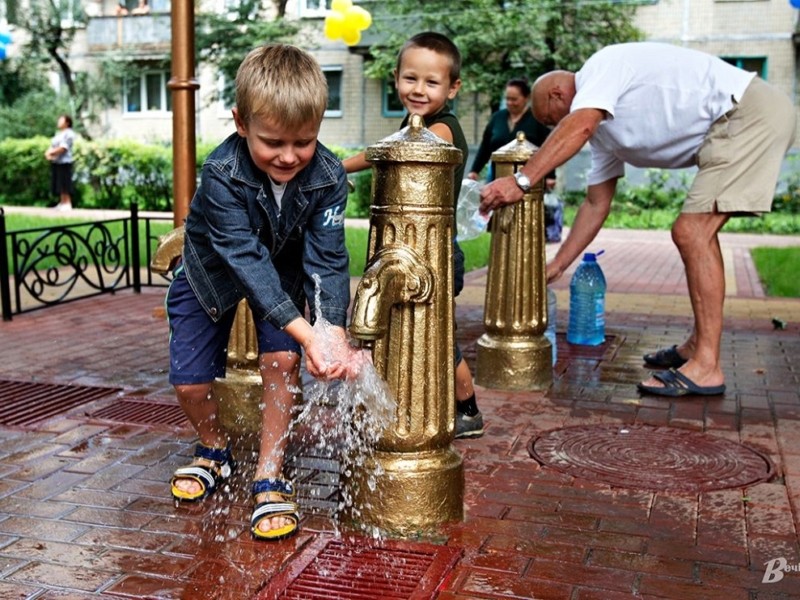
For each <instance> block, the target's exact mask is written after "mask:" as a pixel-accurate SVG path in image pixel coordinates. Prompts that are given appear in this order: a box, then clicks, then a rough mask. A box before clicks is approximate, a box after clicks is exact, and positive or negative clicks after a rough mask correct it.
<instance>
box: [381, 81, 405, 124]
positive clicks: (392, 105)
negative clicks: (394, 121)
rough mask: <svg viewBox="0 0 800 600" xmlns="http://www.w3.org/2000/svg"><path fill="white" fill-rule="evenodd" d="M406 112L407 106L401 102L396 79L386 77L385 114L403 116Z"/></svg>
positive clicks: (385, 115) (384, 89) (387, 115)
mask: <svg viewBox="0 0 800 600" xmlns="http://www.w3.org/2000/svg"><path fill="white" fill-rule="evenodd" d="M405 114H406V107H405V106H403V103H402V102H400V96H398V95H397V88H396V87H395V85H394V79H385V80H384V82H383V116H384V117H402V116H404V115H405Z"/></svg>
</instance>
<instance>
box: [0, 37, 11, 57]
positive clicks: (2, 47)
mask: <svg viewBox="0 0 800 600" xmlns="http://www.w3.org/2000/svg"><path fill="white" fill-rule="evenodd" d="M10 43H11V34H10V33H5V32H4V31H0V60H5V59H6V46H8V45H9V44H10Z"/></svg>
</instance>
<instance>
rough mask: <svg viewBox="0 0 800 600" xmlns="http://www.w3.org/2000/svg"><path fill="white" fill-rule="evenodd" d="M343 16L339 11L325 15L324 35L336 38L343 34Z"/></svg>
mask: <svg viewBox="0 0 800 600" xmlns="http://www.w3.org/2000/svg"><path fill="white" fill-rule="evenodd" d="M344 29H345V23H344V17H343V16H342V15H341V14H340V13H331V14H329V15H328V16H327V17H325V37H327V38H328V39H329V40H334V41H335V40H338V39H339V38H341V37H342V35H343V34H344Z"/></svg>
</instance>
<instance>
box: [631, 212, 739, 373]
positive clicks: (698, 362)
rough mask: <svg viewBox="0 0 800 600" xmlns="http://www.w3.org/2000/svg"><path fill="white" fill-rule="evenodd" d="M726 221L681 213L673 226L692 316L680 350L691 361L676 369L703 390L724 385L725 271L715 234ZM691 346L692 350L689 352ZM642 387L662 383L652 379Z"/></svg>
mask: <svg viewBox="0 0 800 600" xmlns="http://www.w3.org/2000/svg"><path fill="white" fill-rule="evenodd" d="M729 218H730V215H728V214H722V213H681V214H680V215H679V216H678V218H677V219H676V220H675V223H674V224H673V226H672V240H673V242H674V243H675V245H676V246H677V248H678V251H679V252H680V254H681V259H682V260H683V265H684V268H685V270H686V283H687V286H688V288H689V299H690V301H691V303H692V312H693V313H694V330H693V332H692V335H691V336H690V337H689V339H688V340H687V341H686V342H685V343H684V344H683V345H682V346H680V347H679V352H680V353H681V354H682V355H684V356H689V355H690V354H691V358H690V359H689V360H688V362H687V363H686V364H685V365H683V366H682V367H681V368H680V369H679V370H680V372H681V373H683V374H684V375H686V376H687V377H688V378H689V379H691V380H692V381H694V382H695V383H696V384H697V385H699V386H702V387H707V386H717V385H722V384H723V383H724V382H725V376H724V375H723V373H722V368H721V366H720V344H721V341H722V316H723V305H724V303H725V268H724V264H723V262H722V251H721V250H720V246H719V238H718V236H717V234H718V233H719V230H720V229H722V226H723V225H725V223H726V222H727V221H728V219H729ZM692 344H693V345H694V349H693V350H694V351H693V353H690V352H689V349H690V348H691V345H692ZM644 385H647V386H652V387H660V386H662V385H663V384H662V383H661V382H660V381H659V380H657V379H655V378H653V377H651V378H650V379H648V380H647V381H645V382H644Z"/></svg>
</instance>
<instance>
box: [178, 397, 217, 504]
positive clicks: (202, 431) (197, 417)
mask: <svg viewBox="0 0 800 600" xmlns="http://www.w3.org/2000/svg"><path fill="white" fill-rule="evenodd" d="M175 392H176V394H177V396H178V402H179V403H180V405H181V408H182V409H183V412H184V413H186V416H187V417H188V419H189V422H190V423H191V424H192V426H193V427H194V430H195V431H196V432H197V435H198V437H199V438H200V442H201V443H202V444H203V445H205V446H209V447H211V448H225V447H226V446H227V445H228V435H227V433H226V432H225V430H224V429H223V428H222V426H221V425H220V423H219V415H218V413H217V411H218V407H217V402H216V400H214V399H212V398H211V383H210V382H209V383H196V384H191V385H176V386H175ZM196 464H199V465H206V466H209V465H210V464H211V463H210V462H209V461H207V460H205V459H202V458H197V459H196ZM175 487H176V488H178V489H179V490H182V491H184V492H187V493H189V494H196V493H198V492H200V489H201V488H200V484H199V483H198V482H197V481H195V480H193V479H190V478H188V477H187V478H179V479H178V480H177V481H176V482H175Z"/></svg>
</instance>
